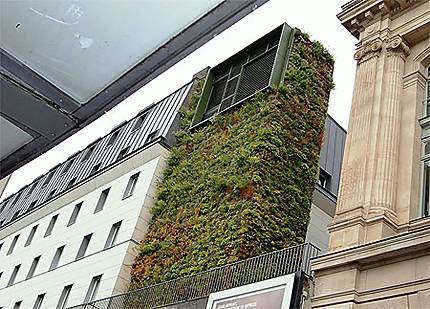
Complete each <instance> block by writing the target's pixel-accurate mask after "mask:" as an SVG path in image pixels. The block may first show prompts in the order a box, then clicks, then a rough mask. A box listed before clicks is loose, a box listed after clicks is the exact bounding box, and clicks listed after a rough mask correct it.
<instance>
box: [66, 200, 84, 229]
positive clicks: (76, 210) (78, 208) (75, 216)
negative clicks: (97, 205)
mask: <svg viewBox="0 0 430 309" xmlns="http://www.w3.org/2000/svg"><path fill="white" fill-rule="evenodd" d="M81 207H82V202H80V203H78V204H76V205H75V207H74V208H73V212H72V215H71V216H70V219H69V222H68V223H67V226H70V225H72V224H75V222H76V219H78V215H79V212H80V211H81Z"/></svg>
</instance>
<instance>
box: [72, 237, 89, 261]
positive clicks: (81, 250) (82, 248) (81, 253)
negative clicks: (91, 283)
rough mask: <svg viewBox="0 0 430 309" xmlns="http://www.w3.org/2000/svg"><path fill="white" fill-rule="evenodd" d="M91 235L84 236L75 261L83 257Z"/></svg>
mask: <svg viewBox="0 0 430 309" xmlns="http://www.w3.org/2000/svg"><path fill="white" fill-rule="evenodd" d="M92 235H93V234H89V235H87V236H85V237H84V239H82V242H81V246H80V247H79V250H78V254H77V255H76V259H79V258H81V257H83V256H84V255H85V253H86V251H87V248H88V245H89V243H90V240H91V236H92Z"/></svg>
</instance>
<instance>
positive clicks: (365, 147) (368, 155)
mask: <svg viewBox="0 0 430 309" xmlns="http://www.w3.org/2000/svg"><path fill="white" fill-rule="evenodd" d="M409 52H410V51H409V48H408V46H407V45H406V43H405V42H404V41H403V40H402V38H401V37H400V36H396V37H393V38H390V39H385V40H382V39H381V38H376V39H373V40H372V41H370V42H366V43H364V44H362V46H361V47H360V48H359V49H358V50H357V52H356V53H355V55H354V58H355V59H356V60H357V73H356V80H355V85H354V95H353V102H352V106H351V115H350V123H349V128H348V136H347V140H346V145H345V155H344V161H343V166H342V175H341V187H340V193H339V200H338V207H337V210H336V216H335V219H334V221H333V224H332V225H331V227H330V233H331V238H330V250H336V249H339V248H344V247H350V246H355V245H359V244H362V243H364V242H369V241H374V240H377V239H381V238H383V237H387V236H391V235H394V234H395V233H396V232H397V226H398V222H397V215H396V194H397V179H398V175H397V167H398V160H399V147H400V144H399V136H400V119H401V106H400V97H401V93H402V89H403V85H402V83H403V80H402V78H403V75H404V66H405V59H406V57H407V55H408V54H409ZM382 85H384V86H383V87H382Z"/></svg>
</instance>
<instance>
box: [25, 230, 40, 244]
mask: <svg viewBox="0 0 430 309" xmlns="http://www.w3.org/2000/svg"><path fill="white" fill-rule="evenodd" d="M38 226H39V225H35V226H33V227H32V228H31V231H30V234H28V237H27V240H26V241H25V245H24V247H27V246H29V245H30V244H31V242H32V241H33V238H34V235H35V234H36V231H37V227H38Z"/></svg>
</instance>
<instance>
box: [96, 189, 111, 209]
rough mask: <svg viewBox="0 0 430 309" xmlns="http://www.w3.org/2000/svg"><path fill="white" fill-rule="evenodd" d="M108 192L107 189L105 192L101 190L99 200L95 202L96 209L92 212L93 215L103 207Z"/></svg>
mask: <svg viewBox="0 0 430 309" xmlns="http://www.w3.org/2000/svg"><path fill="white" fill-rule="evenodd" d="M109 190H110V188H107V189H106V190H103V191H102V193H101V194H100V197H99V200H98V201H97V206H96V209H95V210H94V213H96V212H99V211H100V210H102V209H103V207H104V205H105V203H106V200H107V197H108V194H109Z"/></svg>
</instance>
